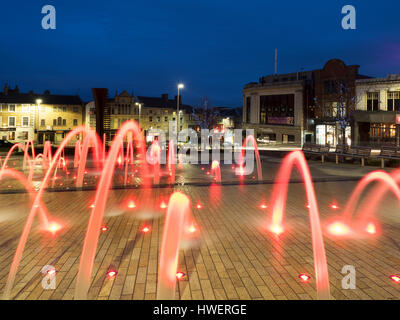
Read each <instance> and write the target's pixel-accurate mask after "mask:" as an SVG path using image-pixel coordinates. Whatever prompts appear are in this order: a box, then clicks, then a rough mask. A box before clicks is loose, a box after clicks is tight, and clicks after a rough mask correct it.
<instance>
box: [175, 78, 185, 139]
mask: <svg viewBox="0 0 400 320" xmlns="http://www.w3.org/2000/svg"><path fill="white" fill-rule="evenodd" d="M183 88H185V86H184V84H183V83H179V84H178V96H177V97H176V134H177V135H178V131H179V89H183Z"/></svg>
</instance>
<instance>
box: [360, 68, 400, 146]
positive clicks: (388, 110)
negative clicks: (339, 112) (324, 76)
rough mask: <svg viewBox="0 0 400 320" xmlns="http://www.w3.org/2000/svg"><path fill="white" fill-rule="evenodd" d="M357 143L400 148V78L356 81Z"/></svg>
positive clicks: (399, 76)
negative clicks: (399, 146)
mask: <svg viewBox="0 0 400 320" xmlns="http://www.w3.org/2000/svg"><path fill="white" fill-rule="evenodd" d="M356 95H357V97H358V101H357V108H356V109H357V111H356V112H355V113H354V139H353V140H354V143H355V144H358V145H372V146H381V145H397V146H398V145H399V135H400V132H399V126H400V74H393V75H389V76H387V77H384V78H370V79H362V80H357V81H356Z"/></svg>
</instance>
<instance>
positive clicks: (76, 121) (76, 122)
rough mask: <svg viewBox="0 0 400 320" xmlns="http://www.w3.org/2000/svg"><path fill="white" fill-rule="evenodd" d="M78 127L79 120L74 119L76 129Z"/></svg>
mask: <svg viewBox="0 0 400 320" xmlns="http://www.w3.org/2000/svg"><path fill="white" fill-rule="evenodd" d="M77 125H78V119H74V127H76V126H77Z"/></svg>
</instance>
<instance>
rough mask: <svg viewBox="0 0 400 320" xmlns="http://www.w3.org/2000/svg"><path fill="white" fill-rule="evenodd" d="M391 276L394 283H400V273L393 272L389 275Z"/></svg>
mask: <svg viewBox="0 0 400 320" xmlns="http://www.w3.org/2000/svg"><path fill="white" fill-rule="evenodd" d="M389 278H390V279H391V280H392V281H393V282H394V283H400V275H398V274H392V275H390V276H389Z"/></svg>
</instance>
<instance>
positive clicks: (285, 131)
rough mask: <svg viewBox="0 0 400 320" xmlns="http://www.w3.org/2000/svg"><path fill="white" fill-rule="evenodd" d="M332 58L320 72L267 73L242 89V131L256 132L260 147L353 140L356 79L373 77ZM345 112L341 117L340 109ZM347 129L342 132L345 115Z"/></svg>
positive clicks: (353, 66) (333, 143)
mask: <svg viewBox="0 0 400 320" xmlns="http://www.w3.org/2000/svg"><path fill="white" fill-rule="evenodd" d="M358 69H359V66H358V65H350V66H347V65H346V64H345V63H344V62H343V61H342V60H339V59H331V60H329V61H327V62H326V63H325V65H324V67H323V68H322V69H317V70H310V71H301V72H294V73H288V74H276V75H269V76H265V77H262V78H260V79H259V81H258V82H252V83H249V84H247V85H245V87H244V89H243V128H244V129H246V128H251V129H254V130H255V134H256V136H257V140H258V142H259V143H296V144H299V145H301V144H302V143H304V142H314V143H317V144H330V145H332V146H335V145H336V144H338V143H342V141H343V135H342V131H345V139H346V140H345V141H346V142H347V143H351V141H352V138H353V136H354V126H352V116H353V111H355V108H356V89H355V88H356V81H357V80H360V79H368V78H369V77H367V76H364V75H360V74H359V73H358ZM339 103H340V105H342V106H343V108H342V109H344V110H345V111H344V112H343V113H340V114H338V112H337V109H338V108H337V106H338V105H339ZM341 115H343V117H345V118H346V120H347V119H348V120H349V121H348V123H349V125H348V126H346V128H345V129H344V128H343V129H342V126H341V125H340V124H341V123H342V125H343V123H344V121H340V120H343V117H342V118H340V119H339V116H341Z"/></svg>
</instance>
